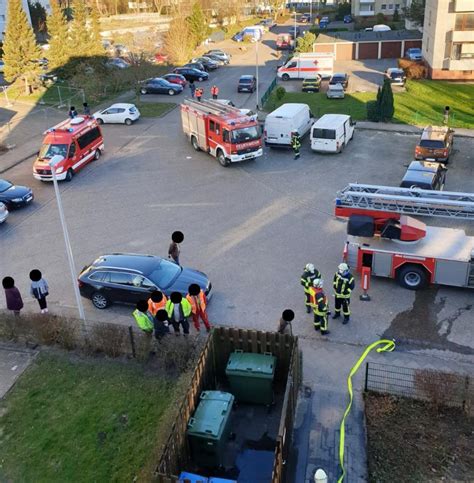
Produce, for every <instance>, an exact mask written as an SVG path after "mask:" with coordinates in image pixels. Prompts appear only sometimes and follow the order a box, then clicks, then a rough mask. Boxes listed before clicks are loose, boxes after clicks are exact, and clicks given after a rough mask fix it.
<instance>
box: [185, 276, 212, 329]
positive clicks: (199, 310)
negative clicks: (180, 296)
mask: <svg viewBox="0 0 474 483" xmlns="http://www.w3.org/2000/svg"><path fill="white" fill-rule="evenodd" d="M186 298H187V300H188V302H189V303H190V304H191V310H192V313H193V322H194V327H195V328H196V330H197V331H198V332H200V331H201V326H200V324H199V317H200V318H201V319H202V321H203V322H204V326H205V327H206V330H207V331H208V332H210V330H211V324H210V323H209V319H208V317H207V312H206V307H207V300H206V294H205V293H204V291H203V290H202V289H201V287H200V286H199V285H198V284H197V283H192V284H191V285H190V286H189V288H188V295H186Z"/></svg>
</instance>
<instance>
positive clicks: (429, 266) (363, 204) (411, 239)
mask: <svg viewBox="0 0 474 483" xmlns="http://www.w3.org/2000/svg"><path fill="white" fill-rule="evenodd" d="M335 215H336V216H337V217H342V218H348V224H347V233H348V238H347V241H346V245H345V248H344V258H345V259H346V261H347V263H348V264H349V265H350V266H352V267H356V270H357V271H358V272H363V271H365V270H367V269H370V271H371V274H373V275H376V276H379V277H388V278H394V279H396V280H397V281H398V283H399V284H400V285H401V286H402V287H405V288H408V289H411V290H417V289H419V288H422V287H424V286H426V285H428V284H430V283H431V284H442V285H451V286H455V287H469V288H474V237H472V236H467V235H466V233H465V232H464V230H461V229H455V228H440V227H431V226H426V225H425V224H424V223H423V222H421V221H419V220H416V219H414V218H411V217H410V216H408V215H420V216H430V217H441V218H449V219H454V220H474V194H472V193H456V192H447V191H429V190H422V189H413V188H397V187H388V186H374V185H365V184H358V183H354V184H349V185H348V186H346V187H345V188H344V189H343V190H341V191H339V192H338V193H337V198H336V203H335Z"/></svg>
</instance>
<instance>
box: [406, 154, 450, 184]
mask: <svg viewBox="0 0 474 483" xmlns="http://www.w3.org/2000/svg"><path fill="white" fill-rule="evenodd" d="M446 171H447V169H446V167H445V166H444V164H440V163H430V162H427V161H412V162H411V163H410V166H408V169H407V171H406V173H405V176H404V177H403V179H402V182H401V183H400V186H401V187H402V188H421V189H423V190H442V189H443V188H444V184H445V182H446Z"/></svg>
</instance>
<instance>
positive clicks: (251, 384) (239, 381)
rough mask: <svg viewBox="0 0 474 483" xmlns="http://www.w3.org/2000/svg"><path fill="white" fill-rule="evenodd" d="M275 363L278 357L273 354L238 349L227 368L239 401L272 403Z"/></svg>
mask: <svg viewBox="0 0 474 483" xmlns="http://www.w3.org/2000/svg"><path fill="white" fill-rule="evenodd" d="M275 365H276V357H275V356H272V355H271V354H268V353H265V354H254V353H252V352H242V351H240V350H236V351H235V352H234V353H233V354H231V356H230V357H229V360H228V362H227V367H226V370H225V373H226V375H227V378H228V379H229V382H230V388H231V389H230V390H231V392H232V394H233V395H234V396H235V398H236V399H237V400H238V401H242V402H248V403H254V404H266V405H270V404H271V403H272V402H273V377H274V375H275Z"/></svg>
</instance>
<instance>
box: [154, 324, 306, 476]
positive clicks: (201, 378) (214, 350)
mask: <svg viewBox="0 0 474 483" xmlns="http://www.w3.org/2000/svg"><path fill="white" fill-rule="evenodd" d="M236 349H241V350H243V351H245V352H253V353H259V354H263V353H265V352H267V353H268V352H270V353H272V354H273V355H274V356H276V358H277V366H276V370H275V384H276V385H280V387H282V388H284V391H285V393H284V401H283V409H282V412H281V416H280V427H279V431H278V436H277V441H276V448H275V461H274V467H273V474H272V482H273V483H284V482H285V481H286V480H285V469H286V465H285V463H286V460H287V458H288V454H289V450H290V447H291V436H292V432H293V420H294V415H295V410H296V401H297V398H298V390H299V387H300V384H301V378H302V375H301V369H300V368H301V356H300V352H299V349H298V338H297V337H294V336H291V335H287V334H284V335H283V334H278V333H274V332H262V331H256V330H247V329H234V328H228V327H216V328H215V329H214V330H213V331H212V333H211V335H210V337H209V338H208V340H207V342H206V345H205V347H204V349H203V350H202V353H201V356H200V357H199V360H198V362H197V365H196V369H195V371H194V374H193V377H192V379H191V383H190V387H189V390H188V392H187V394H186V396H185V397H184V399H183V401H182V403H181V405H180V408H179V411H178V416H177V418H176V421H175V423H174V424H173V426H172V428H171V433H170V435H169V437H168V440H167V443H166V445H165V448H164V451H163V454H162V456H161V459H160V461H159V463H158V467H157V469H156V474H155V481H157V482H158V483H177V482H178V475H179V473H180V472H181V470H183V469H185V468H186V467H187V465H188V464H189V463H190V451H189V447H188V443H187V438H186V429H187V423H188V420H189V418H190V417H191V416H192V414H193V413H194V411H195V409H196V407H197V404H198V402H199V396H200V394H201V392H202V391H203V390H208V389H215V388H216V387H217V385H218V382H219V380H221V379H223V378H224V377H225V368H226V365H227V360H228V358H229V356H230V354H231V353H232V352H234V351H235V350H236Z"/></svg>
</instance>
